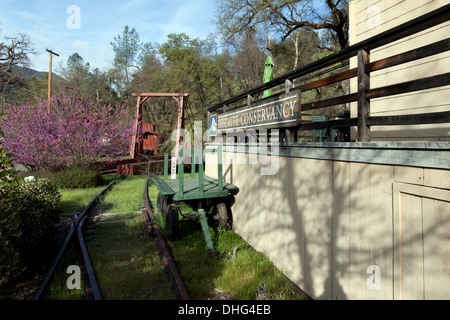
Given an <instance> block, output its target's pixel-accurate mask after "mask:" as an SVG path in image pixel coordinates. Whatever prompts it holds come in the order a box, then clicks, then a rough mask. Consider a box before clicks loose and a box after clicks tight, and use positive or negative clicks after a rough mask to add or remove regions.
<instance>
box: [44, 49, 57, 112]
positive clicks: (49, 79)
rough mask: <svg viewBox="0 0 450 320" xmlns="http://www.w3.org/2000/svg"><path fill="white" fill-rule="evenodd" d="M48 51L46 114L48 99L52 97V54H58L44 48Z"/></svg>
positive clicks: (48, 106)
mask: <svg viewBox="0 0 450 320" xmlns="http://www.w3.org/2000/svg"><path fill="white" fill-rule="evenodd" d="M46 50H47V51H48V53H49V61H48V92H47V97H48V100H47V114H50V99H51V97H52V56H53V55H55V56H58V57H59V54H57V53H55V52H53V51H52V50H49V49H46Z"/></svg>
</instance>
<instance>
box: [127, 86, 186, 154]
mask: <svg viewBox="0 0 450 320" xmlns="http://www.w3.org/2000/svg"><path fill="white" fill-rule="evenodd" d="M133 97H137V103H136V116H135V122H134V127H133V136H132V137H131V145H130V158H131V159H135V157H136V155H137V153H139V149H138V144H137V143H136V139H137V134H138V129H139V127H140V126H141V127H142V105H143V104H144V102H145V101H147V99H148V98H150V97H172V98H173V99H174V100H175V101H176V102H177V104H178V120H177V140H176V147H175V154H176V155H177V154H178V149H179V144H180V142H181V129H184V98H185V97H189V93H133Z"/></svg>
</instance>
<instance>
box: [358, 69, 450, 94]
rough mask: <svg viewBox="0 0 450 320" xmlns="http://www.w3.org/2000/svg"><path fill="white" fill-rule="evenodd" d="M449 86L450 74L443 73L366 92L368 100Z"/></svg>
mask: <svg viewBox="0 0 450 320" xmlns="http://www.w3.org/2000/svg"><path fill="white" fill-rule="evenodd" d="M449 84H450V73H444V74H440V75H437V76H433V77H428V78H422V79H418V80H413V81H409V82H403V83H399V84H395V85H391V86H386V87H380V88H375V89H371V90H369V91H367V95H366V97H367V98H368V99H376V98H381V97H386V96H391V95H396V94H403V93H408V92H413V91H419V90H425V89H431V88H437V87H442V86H446V85H449Z"/></svg>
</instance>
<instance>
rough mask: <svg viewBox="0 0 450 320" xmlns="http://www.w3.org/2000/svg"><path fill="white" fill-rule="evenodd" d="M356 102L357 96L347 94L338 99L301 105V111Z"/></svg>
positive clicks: (355, 94)
mask: <svg viewBox="0 0 450 320" xmlns="http://www.w3.org/2000/svg"><path fill="white" fill-rule="evenodd" d="M357 100H358V94H357V93H351V94H347V95H343V96H339V97H335V98H331V99H326V100H322V101H315V102H310V103H305V104H303V105H302V111H307V110H313V109H320V108H325V107H330V106H335V105H338V104H344V103H349V102H354V101H357Z"/></svg>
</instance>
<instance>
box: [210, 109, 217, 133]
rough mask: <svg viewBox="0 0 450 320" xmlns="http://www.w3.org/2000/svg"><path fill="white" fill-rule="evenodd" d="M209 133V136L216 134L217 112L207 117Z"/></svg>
mask: <svg viewBox="0 0 450 320" xmlns="http://www.w3.org/2000/svg"><path fill="white" fill-rule="evenodd" d="M209 134H210V136H211V137H214V136H216V135H217V114H214V115H212V116H210V117H209Z"/></svg>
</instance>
